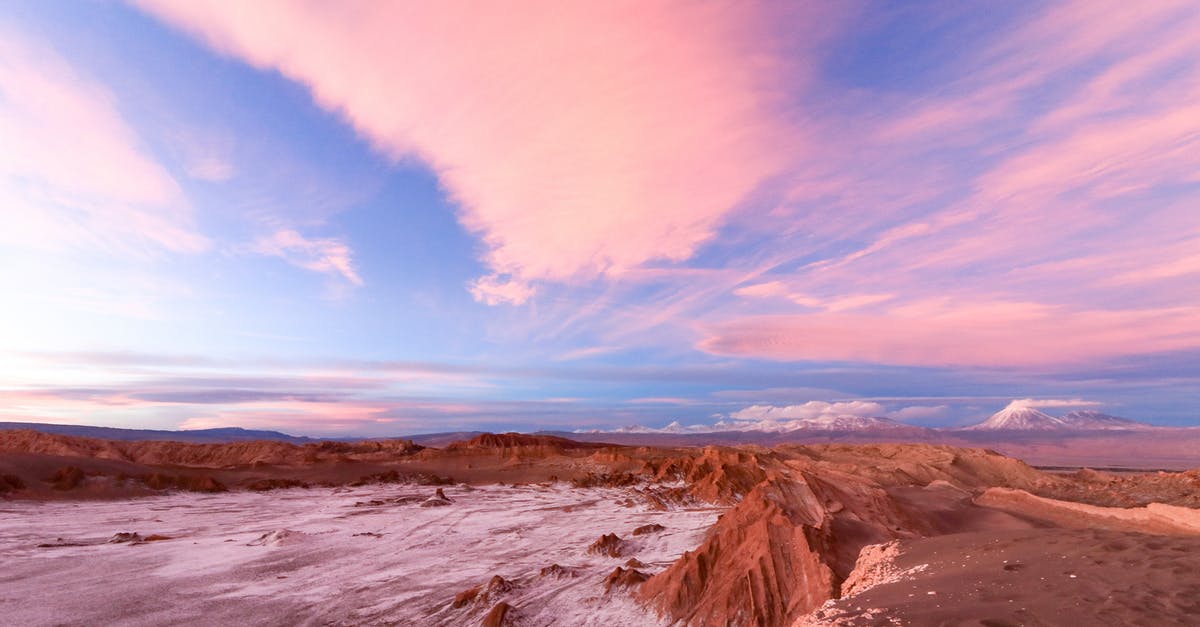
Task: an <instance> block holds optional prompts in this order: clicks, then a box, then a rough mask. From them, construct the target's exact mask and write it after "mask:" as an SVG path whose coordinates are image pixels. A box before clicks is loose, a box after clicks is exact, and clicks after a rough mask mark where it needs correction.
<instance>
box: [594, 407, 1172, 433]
mask: <svg viewBox="0 0 1200 627" xmlns="http://www.w3.org/2000/svg"><path fill="white" fill-rule="evenodd" d="M1158 428H1161V427H1156V426H1154V425H1149V424H1146V423H1143V422H1137V421H1136V420H1130V419H1128V418H1119V417H1117V416H1111V415H1109V414H1105V413H1102V412H1098V411H1092V410H1081V411H1073V412H1070V413H1068V414H1065V415H1063V416H1059V417H1055V416H1051V415H1050V414H1047V413H1045V412H1043V411H1041V410H1039V409H1036V408H1033V407H1029V406H1027V405H1022V404H1019V403H1012V404H1010V405H1009V406H1008V407H1005V408H1004V409H1002V410H1000V411H998V412H996V413H995V414H993V415H992V416H991V417H990V418H988V419H987V420H985V421H983V422H981V423H979V424H976V425H971V426H969V427H945V428H939V429H934V428H928V427H919V426H916V425H910V424H906V423H903V422H898V421H896V420H892V419H890V418H883V417H867V416H853V415H842V416H819V417H814V418H798V419H794V420H763V421H758V422H752V421H732V422H731V421H722V422H718V423H716V424H714V425H690V426H684V425H681V424H680V423H678V422H672V423H671V424H669V425H667V426H665V427H662V428H660V429H655V428H652V427H644V426H641V425H632V426H628V427H620V428H617V429H611V430H598V429H597V430H590V431H583V430H579V431H576V432H575V433H576V434H589V435H599V434H606V433H612V434H630V435H633V434H646V435H649V434H672V435H685V434H719V433H733V432H742V433H770V434H788V433H792V434H797V435H798V434H801V433H818V432H844V433H861V434H866V433H877V434H880V435H887V434H892V435H901V434H903V435H906V436H915V435H920V434H922V433H924V434H930V435H932V434H934V433H937V432H957V431H1030V432H1036V431H1046V432H1054V431H1135V430H1146V429H1158Z"/></svg>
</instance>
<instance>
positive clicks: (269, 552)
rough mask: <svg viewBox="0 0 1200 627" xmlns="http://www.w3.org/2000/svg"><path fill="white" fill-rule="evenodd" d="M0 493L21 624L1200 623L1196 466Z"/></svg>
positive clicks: (901, 467)
mask: <svg viewBox="0 0 1200 627" xmlns="http://www.w3.org/2000/svg"><path fill="white" fill-rule="evenodd" d="M0 479H2V481H0V489H2V490H3V491H4V494H5V496H4V498H5V499H6V502H5V503H3V505H2V507H3V512H4V516H2V517H0V559H3V562H4V564H5V570H4V574H3V575H2V577H3V586H2V587H3V590H4V592H3V594H2V595H0V615H3V616H6V617H8V619H7V620H8V621H9V622H14V623H20V624H63V623H65V624H98V623H103V624H114V623H116V624H119V623H124V624H172V623H179V622H189V623H193V624H198V623H199V624H228V623H229V622H230V621H233V620H235V619H236V620H241V621H248V622H251V623H255V624H306V623H311V624H363V623H367V624H405V625H407V624H412V625H443V624H444V625H460V624H473V623H481V624H487V625H557V624H597V625H600V624H603V625H647V624H675V625H684V624H686V625H796V624H801V625H802V624H847V625H860V624H869V625H875V624H880V625H885V624H888V625H890V624H914V625H923V624H964V625H1009V624H1032V625H1040V624H1045V625H1056V624H1080V623H1079V621H1080V620H1082V621H1083V622H1084V623H1087V624H1114V625H1115V624H1131V623H1141V624H1195V623H1196V622H1197V620H1200V616H1198V615H1197V614H1195V612H1196V611H1197V605H1196V604H1195V603H1194V602H1193V601H1192V599H1195V598H1196V597H1197V594H1196V593H1197V592H1198V591H1200V588H1198V587H1197V586H1198V585H1200V582H1198V580H1197V577H1198V576H1200V575H1197V574H1195V573H1200V557H1198V556H1200V552H1198V551H1197V550H1195V549H1197V548H1200V545H1197V542H1200V517H1198V516H1197V514H1198V512H1197V510H1195V509H1193V508H1194V507H1196V506H1197V505H1198V504H1200V503H1198V502H1197V495H1198V494H1200V472H1197V471H1188V472H1152V473H1137V472H1123V473H1108V472H1099V471H1091V470H1083V471H1078V472H1055V473H1051V472H1043V471H1039V470H1037V469H1035V468H1033V467H1031V466H1029V465H1027V464H1025V463H1024V462H1022V461H1019V460H1017V459H1013V458H1010V457H1005V456H1003V455H1000V454H998V453H995V452H993V451H989V450H986V449H974V448H958V447H951V446H943V445H930V444H859V445H849V444H809V445H789V444H782V445H776V446H773V447H764V446H756V445H743V446H736V447H716V446H709V447H703V448H699V447H646V446H617V445H609V444H604V443H580V442H574V441H571V440H567V439H562V438H555V437H549V436H530V435H519V434H503V435H492V434H484V435H479V436H476V437H473V438H471V439H468V440H459V441H455V442H451V443H444V444H443V446H441V447H431V446H421V445H418V444H415V443H414V442H411V441H404V440H388V441H379V442H362V443H354V444H346V443H303V444H291V443H284V442H236V443H230V444H181V443H173V442H114V441H106V440H94V439H87V438H75V437H69V436H62V435H49V434H39V433H35V432H31V431H6V432H0ZM122 534H125V535H122ZM135 534H136V535H135ZM1139 556H1141V558H1144V559H1141V561H1138V560H1139V559H1140V558H1139ZM1071 608H1079V609H1078V610H1077V611H1070V610H1071ZM1068 619H1070V620H1068Z"/></svg>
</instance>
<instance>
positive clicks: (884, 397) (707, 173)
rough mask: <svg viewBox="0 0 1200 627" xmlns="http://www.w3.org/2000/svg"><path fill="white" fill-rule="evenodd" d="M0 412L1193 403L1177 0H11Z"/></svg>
mask: <svg viewBox="0 0 1200 627" xmlns="http://www.w3.org/2000/svg"><path fill="white" fill-rule="evenodd" d="M0 212H2V217H3V220H2V222H0V294H2V295H3V296H2V297H0V298H2V301H0V421H3V420H8V421H25V422H62V423H80V424H95V425H105V426H120V427H140V428H166V429H175V428H205V427H218V426H240V427H247V428H267V429H277V430H281V431H285V432H289V433H296V434H305V435H402V434H412V433H420V432H435V431H454V430H465V429H486V430H508V429H519V430H537V429H565V430H573V429H579V428H584V429H591V428H600V429H608V428H613V427H616V426H620V425H628V424H642V425H648V426H651V427H661V426H663V425H666V424H667V423H669V422H672V421H679V422H681V423H683V424H712V423H715V422H717V421H726V422H731V421H732V422H736V421H759V420H768V421H771V420H785V419H789V418H796V417H807V416H816V415H824V414H830V413H834V414H839V413H847V414H855V415H881V416H890V417H893V418H896V419H899V420H903V421H906V422H910V423H913V424H920V425H927V426H929V425H959V424H967V423H973V422H977V421H979V420H981V419H982V418H984V417H986V416H987V415H989V414H991V413H992V412H994V411H996V410H998V409H1000V408H1001V407H1003V406H1005V405H1007V404H1008V403H1009V401H1010V400H1012V399H1033V400H1031V401H1030V404H1033V405H1035V406H1041V407H1045V408H1047V409H1046V411H1048V412H1050V413H1059V412H1063V411H1069V410H1070V409H1072V408H1089V409H1100V410H1102V411H1105V412H1108V413H1112V414H1116V415H1120V416H1125V417H1129V418H1134V419H1138V420H1144V421H1147V422H1153V423H1157V424H1168V425H1169V424H1174V425H1196V424H1200V3H1197V2H1195V1H1194V0H1182V1H1179V2H1167V1H1164V2H1159V1H1157V0H1147V1H1145V2H1121V1H1115V2H1106V1H1103V0H1084V1H1080V2H1055V3H1040V2H990V3H965V2H950V1H947V2H903V3H884V2H878V3H874V2H853V1H844V2H843V1H839V2H810V3H800V2H767V3H760V4H755V3H745V2H729V3H725V2H678V3H677V2H642V1H638V2H584V1H578V2H561V1H552V2H541V1H533V0H521V1H519V2H455V1H450V2H401V3H387V2H382V1H380V2H374V1H364V2H316V1H313V2H275V1H270V0H263V1H256V2H237V1H233V0H215V1H207V0H180V1H178V2H172V1H160V0H140V1H135V2H130V3H120V2H90V1H78V2H72V1H65V2H42V1H38V0H30V1H26V0H9V1H6V2H5V3H4V6H3V8H0Z"/></svg>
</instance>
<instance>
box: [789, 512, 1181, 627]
mask: <svg viewBox="0 0 1200 627" xmlns="http://www.w3.org/2000/svg"><path fill="white" fill-rule="evenodd" d="M891 570H892V571H893V572H897V573H902V574H903V575H902V576H901V577H900V578H899V580H898V581H893V582H891V583H884V584H882V585H878V586H876V587H873V588H870V589H868V590H866V591H865V592H862V593H859V594H856V595H854V596H849V597H846V598H843V599H841V600H839V601H834V602H831V603H829V604H827V605H826V607H825V608H824V609H823V610H821V611H820V612H819V615H818V617H819V618H820V620H817V619H816V617H814V618H811V619H809V621H808V622H807V623H805V624H808V625H854V626H860V625H947V626H949V625H954V626H958V625H962V626H966V625H971V626H984V627H1007V626H1014V627H1015V626H1017V625H1029V626H1036V625H1063V626H1071V627H1075V626H1080V625H1087V626H1089V627H1090V626H1100V625H1146V626H1160V625H1200V538H1197V537H1168V536H1155V535H1145V534H1139V533H1129V532H1119V531H1100V530H1069V529H1029V530H1017V531H1001V532H986V533H962V534H953V535H947V536H941V537H936V538H927V539H921V540H910V541H902V542H901V543H900V554H899V556H898V557H896V558H895V559H894V561H893V563H892V569H891Z"/></svg>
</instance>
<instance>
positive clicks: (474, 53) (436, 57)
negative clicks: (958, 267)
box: [139, 0, 830, 304]
mask: <svg viewBox="0 0 1200 627" xmlns="http://www.w3.org/2000/svg"><path fill="white" fill-rule="evenodd" d="M139 4H140V5H141V6H143V7H144V8H146V9H147V10H148V11H149V12H151V13H153V14H155V15H157V16H158V17H160V18H161V19H163V20H165V21H167V22H169V23H171V24H174V25H176V26H179V27H181V28H183V29H185V30H187V31H189V32H191V33H193V34H195V35H197V36H199V37H201V38H202V39H203V40H204V41H206V42H207V43H208V44H209V45H211V46H212V47H214V48H216V49H218V50H220V51H222V52H225V53H227V54H230V55H232V56H235V57H238V58H241V59H243V60H245V61H247V62H249V63H251V64H253V65H255V66H257V67H260V68H267V69H273V70H278V71H279V72H281V73H282V74H284V75H285V76H287V77H289V78H292V79H294V80H297V81H299V82H302V83H304V84H305V85H307V86H308V87H309V88H310V89H311V90H312V93H313V96H314V98H315V99H316V100H317V102H319V103H320V104H321V105H322V106H324V107H326V108H328V109H331V110H334V111H337V112H339V113H340V114H341V115H343V116H344V117H345V118H346V119H347V120H348V121H349V122H350V123H351V124H353V125H354V127H355V128H356V129H357V130H358V131H359V132H361V133H362V134H363V135H364V136H366V137H367V138H369V139H370V140H371V141H372V142H373V143H374V144H375V145H376V146H377V147H378V149H379V150H381V151H383V152H385V153H387V154H388V155H391V156H392V157H394V158H397V159H401V158H405V157H409V156H417V157H419V158H420V159H422V160H423V161H425V162H426V163H428V164H429V165H430V166H431V167H432V168H433V169H434V170H435V171H436V172H437V174H438V176H439V177H440V179H441V181H442V183H443V184H444V185H445V187H446V189H447V190H448V192H449V193H450V194H451V195H452V196H453V197H454V199H455V200H457V201H458V203H459V204H460V206H461V211H460V219H461V221H462V223H463V224H464V225H465V226H466V227H467V228H468V229H470V230H471V231H473V232H474V233H477V234H478V235H479V236H480V237H481V238H482V239H483V241H484V242H485V244H486V246H487V250H486V253H485V261H486V263H487V264H488V266H489V267H490V269H491V270H492V271H493V272H494V274H491V275H489V276H487V277H484V278H483V279H481V280H480V281H479V282H477V283H475V284H474V286H473V292H474V294H475V296H476V297H477V298H478V299H479V300H481V301H483V302H486V303H489V304H496V303H501V302H511V303H521V302H524V301H525V300H526V299H527V298H528V297H529V296H530V295H531V294H532V288H531V287H530V284H531V283H533V282H538V281H572V280H578V279H587V278H591V277H596V276H601V275H610V276H616V275H620V274H621V273H623V272H625V271H628V270H629V269H631V268H635V267H637V266H639V265H641V264H644V263H646V262H648V261H651V260H672V261H678V260H683V259H687V258H689V257H690V256H691V255H692V254H693V253H694V252H695V250H696V249H697V247H699V246H700V245H702V244H704V243H705V242H707V241H709V240H710V239H711V238H712V237H713V236H714V234H715V232H716V230H717V229H718V227H720V226H721V224H722V223H723V222H724V221H725V220H726V219H727V218H728V216H729V214H730V212H731V211H732V210H733V209H734V208H735V207H737V206H738V205H739V203H741V202H742V201H743V200H745V199H747V197H748V196H749V195H750V194H751V192H752V191H754V190H755V189H756V188H757V187H758V186H759V185H760V184H762V183H763V182H764V181H766V180H767V179H768V178H770V177H771V176H773V175H775V174H777V173H778V172H780V170H781V168H782V167H783V166H784V163H785V156H786V155H791V154H795V153H797V152H798V149H799V148H800V147H801V145H802V142H801V140H800V138H799V137H798V134H797V132H796V131H795V129H793V128H792V127H791V126H790V125H789V123H788V122H787V121H785V118H784V117H783V116H782V115H781V114H780V113H779V112H778V111H777V105H778V104H780V103H778V102H776V101H777V100H778V98H777V95H776V94H777V93H780V90H781V87H780V86H779V84H778V83H779V81H780V80H781V76H782V75H783V72H782V70H783V69H784V67H783V65H782V64H781V63H780V61H779V58H780V55H779V54H777V53H778V50H777V49H776V48H777V46H778V45H779V42H778V41H776V40H775V39H774V38H772V37H771V36H770V34H771V33H770V30H769V29H770V27H771V24H770V16H769V15H762V14H761V13H762V12H761V11H760V12H757V13H756V11H748V10H746V9H747V8H749V7H747V6H746V5H736V6H735V5H730V6H727V5H725V4H724V3H709V4H705V5H702V6H696V5H693V4H678V5H677V4H675V3H670V2H668V3H651V4H646V3H603V2H602V3H578V2H577V3H561V2H547V3H534V4H523V5H521V7H520V10H518V9H515V8H514V7H512V6H509V5H504V4H491V3H483V4H479V3H456V2H442V3H408V4H390V3H373V4H366V5H358V6H356V8H354V9H353V10H351V9H348V8H346V7H341V6H338V5H332V4H321V3H316V4H312V3H308V4H284V3H265V2H256V3H242V4H231V3H227V2H205V1H197V2H184V3H178V2H161V1H159V0H142V1H141V2H139ZM804 17H805V16H792V18H793V19H794V20H795V21H794V22H793V24H794V25H800V26H799V28H800V29H801V30H803V31H805V32H806V33H807V35H809V36H808V37H807V38H806V37H805V36H804V35H801V34H797V33H795V32H794V31H795V30H796V29H795V28H793V29H792V30H793V32H792V33H789V36H790V37H793V38H794V39H795V40H797V41H802V40H805V39H811V40H813V41H817V40H819V39H820V36H819V35H820V34H821V33H824V32H826V31H827V30H828V29H829V28H830V25H829V21H828V20H827V19H823V18H824V17H825V16H823V15H818V14H814V15H811V16H807V18H808V19H804ZM792 79H793V82H802V78H800V73H799V72H793V74H792ZM798 87H799V86H798V85H796V84H790V85H788V86H787V88H788V89H792V90H795V89H797V88H798ZM501 277H503V278H501Z"/></svg>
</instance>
